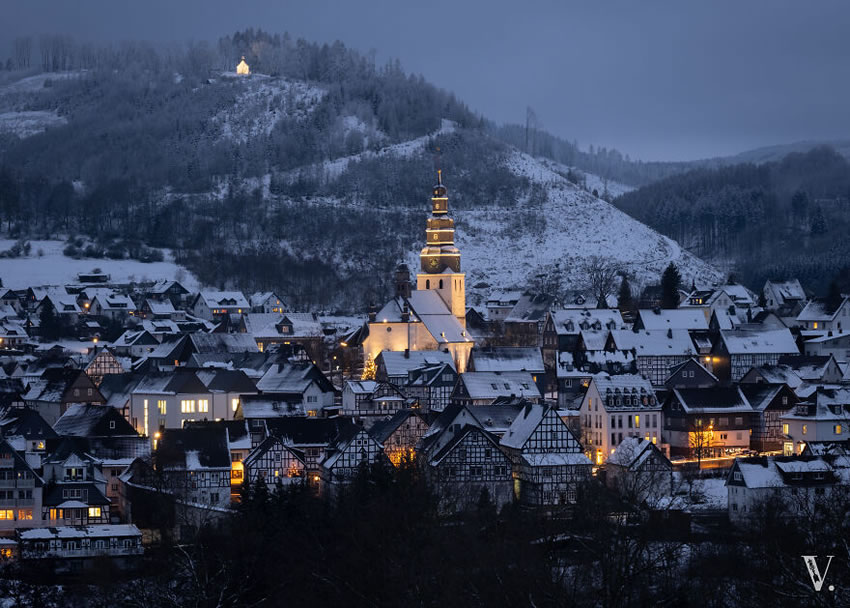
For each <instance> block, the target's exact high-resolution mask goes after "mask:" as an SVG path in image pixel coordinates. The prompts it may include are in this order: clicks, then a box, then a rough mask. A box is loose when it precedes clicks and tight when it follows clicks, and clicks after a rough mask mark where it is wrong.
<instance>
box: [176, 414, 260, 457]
mask: <svg viewBox="0 0 850 608" xmlns="http://www.w3.org/2000/svg"><path fill="white" fill-rule="evenodd" d="M183 427H184V428H224V429H225V430H226V431H227V446H228V448H229V449H231V450H244V449H249V448H250V447H251V437H250V435H249V434H248V423H247V422H246V421H245V420H187V421H186V422H185V423H183Z"/></svg>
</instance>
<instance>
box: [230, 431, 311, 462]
mask: <svg viewBox="0 0 850 608" xmlns="http://www.w3.org/2000/svg"><path fill="white" fill-rule="evenodd" d="M276 445H279V446H281V447H282V448H283V449H284V450H288V451H289V452H290V453H291V454H292V455H293V456H294V457H295V458H297V459H298V460H300V461H301V463H302V464H303V463H304V452H303V451H301V450H298V449H296V448H294V447H292V446H291V445H288V444H287V443H285V442H284V441H283V440H282V439H281V438H280V437H278V436H276V435H270V436H268V437H266V438H265V439H263V440H262V441H261V442H260V444H259V445H258V446H257V447H255V448H254V449H253V450H251V453H250V454H248V455H247V456H246V457H245V458H244V460H243V461H242V463H243V464H244V465H245V466H246V467H251V466H253V465H254V463H255V462H256V461H257V460H259V459H260V458H262V457H263V456H265V454H266V453H267V452H268V451H269V450H271V449H272V448H273V447H275V446H276Z"/></svg>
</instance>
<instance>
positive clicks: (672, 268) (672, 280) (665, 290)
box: [661, 262, 682, 308]
mask: <svg viewBox="0 0 850 608" xmlns="http://www.w3.org/2000/svg"><path fill="white" fill-rule="evenodd" d="M681 284H682V275H681V274H679V269H678V268H677V267H676V265H675V264H674V263H673V262H670V264H669V266H667V268H665V269H664V273H663V274H662V275H661V306H662V308H678V307H679V287H680V286H681Z"/></svg>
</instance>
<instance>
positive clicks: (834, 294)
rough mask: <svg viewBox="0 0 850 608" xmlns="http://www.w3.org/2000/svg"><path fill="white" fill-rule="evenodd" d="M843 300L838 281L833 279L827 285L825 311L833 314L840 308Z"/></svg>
mask: <svg viewBox="0 0 850 608" xmlns="http://www.w3.org/2000/svg"><path fill="white" fill-rule="evenodd" d="M843 300H844V297H843V296H842V295H841V287H840V286H839V285H838V281H837V280H835V279H833V280H832V282H831V283H830V284H829V293H828V294H827V296H826V309H827V311H829V312H831V313H832V312H835V311H836V310H838V307H839V306H841V302H842V301H843Z"/></svg>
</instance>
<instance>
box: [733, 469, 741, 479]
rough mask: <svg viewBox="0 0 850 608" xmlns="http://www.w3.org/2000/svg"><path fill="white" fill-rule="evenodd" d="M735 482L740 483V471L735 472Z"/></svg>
mask: <svg viewBox="0 0 850 608" xmlns="http://www.w3.org/2000/svg"><path fill="white" fill-rule="evenodd" d="M734 477H735V481H741V471H735V474H734Z"/></svg>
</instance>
